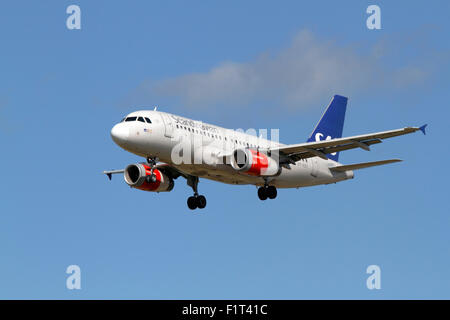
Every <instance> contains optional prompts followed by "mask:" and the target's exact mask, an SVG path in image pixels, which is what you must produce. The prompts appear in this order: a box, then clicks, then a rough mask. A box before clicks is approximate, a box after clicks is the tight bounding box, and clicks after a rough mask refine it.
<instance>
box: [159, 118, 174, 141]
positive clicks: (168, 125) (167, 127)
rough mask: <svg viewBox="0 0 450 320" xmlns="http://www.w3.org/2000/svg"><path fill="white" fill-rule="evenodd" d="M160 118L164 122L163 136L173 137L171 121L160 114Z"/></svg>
mask: <svg viewBox="0 0 450 320" xmlns="http://www.w3.org/2000/svg"><path fill="white" fill-rule="evenodd" d="M161 117H162V119H163V122H164V135H165V136H166V137H168V138H172V137H173V121H172V119H171V118H170V116H169V115H168V114H166V113H161Z"/></svg>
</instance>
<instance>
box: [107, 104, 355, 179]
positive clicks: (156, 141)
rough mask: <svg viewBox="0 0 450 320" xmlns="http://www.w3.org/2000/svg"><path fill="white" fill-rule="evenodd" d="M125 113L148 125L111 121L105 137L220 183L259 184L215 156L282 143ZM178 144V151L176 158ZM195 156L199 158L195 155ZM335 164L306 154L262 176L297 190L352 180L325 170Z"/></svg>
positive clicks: (155, 114) (152, 114) (162, 116)
mask: <svg viewBox="0 0 450 320" xmlns="http://www.w3.org/2000/svg"><path fill="white" fill-rule="evenodd" d="M129 117H137V118H139V117H142V118H145V117H146V118H148V119H150V120H151V123H148V122H146V121H145V122H144V121H137V120H136V121H122V122H120V123H118V124H117V125H115V126H114V128H113V129H112V130H111V136H112V138H113V140H114V142H116V143H117V144H118V145H119V146H120V147H121V148H123V149H125V150H127V151H129V152H132V153H134V154H136V155H139V156H143V157H158V158H159V160H160V161H162V162H165V163H167V164H169V165H171V166H173V167H175V168H177V169H178V170H180V171H182V172H185V173H187V174H190V175H193V176H198V177H199V178H206V179H211V180H215V181H219V182H223V183H229V184H252V185H257V186H262V185H264V179H263V178H262V177H261V176H253V175H248V174H246V173H243V172H240V171H237V170H235V169H234V168H233V167H232V166H230V165H229V164H226V163H224V162H223V161H220V159H223V158H225V157H226V156H227V155H230V154H231V153H232V152H233V151H234V150H236V149H245V148H251V149H255V150H256V149H259V150H265V149H268V148H269V147H274V146H280V145H282V144H281V143H278V142H273V141H270V140H267V139H263V138H259V137H257V136H254V135H251V134H246V133H244V132H238V131H235V130H231V129H226V128H222V127H218V126H215V125H210V124H207V123H204V122H201V121H196V120H191V119H188V118H184V117H180V116H177V115H173V114H169V113H165V112H160V111H147V110H144V111H136V112H132V113H130V114H129V115H127V118H129ZM180 141H183V143H180ZM180 146H182V149H183V151H182V152H181V156H180V152H179V149H180ZM186 146H187V148H186ZM199 150H201V151H200V152H198V151H199ZM198 154H200V155H201V156H200V157H198ZM180 157H181V158H180ZM180 159H181V160H182V161H180ZM199 159H200V160H199ZM335 165H337V162H335V161H333V160H330V159H328V160H324V159H321V158H319V157H313V158H307V159H304V160H300V161H297V162H296V163H295V164H288V165H285V166H283V167H282V168H281V170H280V171H279V172H278V173H277V175H274V176H269V177H267V182H269V183H270V185H274V186H276V187H278V188H298V187H306V186H313V185H319V184H328V183H335V182H338V181H343V180H347V179H351V178H353V172H352V171H345V172H336V171H332V170H330V169H329V167H331V166H335Z"/></svg>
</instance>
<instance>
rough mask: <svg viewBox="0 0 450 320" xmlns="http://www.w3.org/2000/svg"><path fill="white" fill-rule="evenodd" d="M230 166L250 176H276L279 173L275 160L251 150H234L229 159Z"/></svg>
mask: <svg viewBox="0 0 450 320" xmlns="http://www.w3.org/2000/svg"><path fill="white" fill-rule="evenodd" d="M231 166H232V167H233V169H235V170H237V171H241V172H243V173H246V174H248V175H252V176H276V175H278V174H279V173H280V171H281V168H280V166H279V165H278V162H277V161H276V160H275V159H273V158H271V157H269V156H268V155H266V154H265V153H262V152H259V151H256V150H252V149H237V150H235V151H234V152H233V156H232V157H231Z"/></svg>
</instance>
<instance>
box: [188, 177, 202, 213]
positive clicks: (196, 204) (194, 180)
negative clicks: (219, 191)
mask: <svg viewBox="0 0 450 320" xmlns="http://www.w3.org/2000/svg"><path fill="white" fill-rule="evenodd" d="M187 184H188V185H189V186H191V187H192V190H193V191H194V195H193V196H191V197H189V198H188V199H187V205H188V207H189V209H191V210H194V209H197V208H199V209H203V208H204V207H206V198H205V196H203V195H199V194H198V190H197V187H198V177H195V176H189V178H188V179H187Z"/></svg>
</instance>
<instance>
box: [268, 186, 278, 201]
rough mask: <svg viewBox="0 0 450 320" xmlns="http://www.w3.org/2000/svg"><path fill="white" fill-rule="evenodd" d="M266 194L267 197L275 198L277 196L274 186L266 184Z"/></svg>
mask: <svg viewBox="0 0 450 320" xmlns="http://www.w3.org/2000/svg"><path fill="white" fill-rule="evenodd" d="M266 194H267V197H268V198H269V199H275V198H276V197H277V188H275V187H274V186H268V187H267V189H266Z"/></svg>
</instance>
